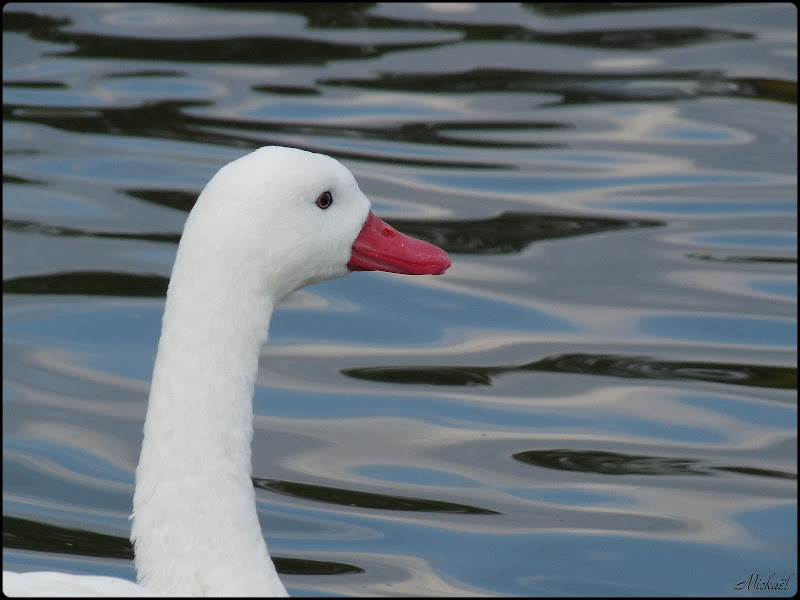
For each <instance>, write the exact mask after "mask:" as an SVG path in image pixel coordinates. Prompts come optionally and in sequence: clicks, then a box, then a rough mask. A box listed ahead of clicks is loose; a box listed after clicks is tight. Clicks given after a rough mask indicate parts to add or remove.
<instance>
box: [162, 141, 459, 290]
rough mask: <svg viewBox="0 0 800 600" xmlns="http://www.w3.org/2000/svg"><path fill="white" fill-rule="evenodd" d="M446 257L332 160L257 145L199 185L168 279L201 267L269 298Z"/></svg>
mask: <svg viewBox="0 0 800 600" xmlns="http://www.w3.org/2000/svg"><path fill="white" fill-rule="evenodd" d="M189 262H191V264H187V263H189ZM449 266H450V259H449V257H448V256H447V254H446V253H445V252H444V251H443V250H441V249H440V248H438V247H436V246H434V245H433V244H429V243H427V242H424V241H421V240H417V239H415V238H411V237H409V236H406V235H404V234H402V233H400V232H398V231H396V230H395V229H393V228H392V227H391V226H389V225H388V224H386V223H384V222H383V221H381V220H380V219H378V218H377V217H376V216H375V215H373V214H372V211H371V210H370V202H369V200H368V199H367V198H366V196H365V195H364V194H363V193H362V192H361V190H360V189H359V187H358V184H357V183H356V180H355V178H354V177H353V175H352V173H350V171H349V170H348V169H347V168H346V167H344V166H343V165H342V164H341V163H339V162H338V161H337V160H335V159H333V158H331V157H329V156H326V155H324V154H316V153H313V152H307V151H304V150H299V149H296V148H285V147H280V146H266V147H263V148H260V149H258V150H256V151H254V152H251V153H250V154H247V155H246V156H243V157H242V158H240V159H238V160H235V161H233V162H231V163H229V164H228V165H226V166H224V167H223V168H222V169H220V170H219V171H218V172H217V174H216V175H215V176H214V177H213V178H212V179H211V181H209V183H208V184H207V185H206V187H205V189H204V190H203V192H202V193H201V195H200V197H199V198H198V200H197V202H196V204H195V206H194V208H193V209H192V212H191V214H190V215H189V218H188V219H187V222H186V226H185V228H184V233H183V237H182V239H181V244H180V247H179V250H178V256H177V258H176V263H175V269H174V271H173V280H174V279H175V278H176V276H177V277H179V278H180V272H182V271H186V272H188V273H189V275H191V276H193V277H194V276H197V275H200V274H202V277H200V279H202V280H203V281H204V282H205V284H206V285H219V286H224V287H225V288H228V289H234V290H236V291H238V292H241V291H243V290H244V289H251V290H252V291H253V292H254V293H257V294H259V295H262V294H263V295H269V296H270V297H271V298H272V299H273V301H275V302H278V301H279V300H280V299H281V298H282V297H284V296H286V295H287V294H289V293H291V292H292V291H294V290H297V289H299V288H301V287H303V286H305V285H308V284H311V283H319V282H321V281H324V280H327V279H335V278H337V277H342V276H344V275H347V274H348V273H349V272H351V271H364V270H378V271H388V272H393V273H404V274H412V275H424V274H440V273H443V272H444V271H445V270H446V269H447V268H448V267H449ZM173 283H174V281H173ZM254 286H255V287H254ZM171 287H172V284H171Z"/></svg>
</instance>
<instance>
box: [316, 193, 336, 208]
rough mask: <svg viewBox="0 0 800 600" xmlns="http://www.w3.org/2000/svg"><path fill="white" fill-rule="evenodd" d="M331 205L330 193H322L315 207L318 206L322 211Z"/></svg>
mask: <svg viewBox="0 0 800 600" xmlns="http://www.w3.org/2000/svg"><path fill="white" fill-rule="evenodd" d="M331 204H333V195H331V193H330V192H322V193H321V194H320V195H319V198H317V206H319V207H320V208H321V209H322V210H325V209H326V208H328V207H329V206H330V205H331Z"/></svg>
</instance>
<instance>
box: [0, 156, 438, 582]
mask: <svg viewBox="0 0 800 600" xmlns="http://www.w3.org/2000/svg"><path fill="white" fill-rule="evenodd" d="M449 266H450V259H449V258H448V257H447V254H446V253H445V252H444V251H443V250H441V249H439V248H437V247H436V246H433V245H432V244H428V243H427V242H423V241H420V240H416V239H414V238H410V237H408V236H405V235H403V234H401V233H399V232H398V231H396V230H394V229H392V228H391V227H390V226H389V225H387V224H385V223H383V222H382V221H381V220H380V219H378V218H377V217H375V216H374V215H373V214H372V212H371V210H370V203H369V200H367V198H366V197H365V196H364V194H363V193H362V192H361V190H360V189H359V188H358V184H357V183H356V181H355V178H354V177H353V175H352V174H351V173H350V171H348V170H347V169H346V168H345V167H344V166H343V165H341V164H340V163H339V162H337V161H336V160H334V159H333V158H331V157H328V156H325V155H322V154H315V153H311V152H306V151H303V150H298V149H295V148H283V147H278V146H267V147H264V148H260V149H259V150H256V151H254V152H252V153H250V154H248V155H246V156H244V157H242V158H240V159H238V160H235V161H234V162H232V163H230V164H228V165H226V166H224V167H223V168H222V169H220V170H219V172H218V173H217V174H216V175H215V176H214V177H213V178H212V179H211V181H209V183H208V184H207V185H206V187H205V189H204V190H203V192H202V193H201V194H200V197H199V198H198V200H197V202H196V204H195V206H194V208H193V209H192V211H191V213H190V214H189V217H188V219H187V221H186V225H185V227H184V231H183V236H182V238H181V242H180V245H179V247H178V253H177V256H176V259H175V265H174V267H173V271H172V277H171V279H170V284H169V288H168V291H167V299H166V305H165V309H164V317H163V321H162V330H161V338H160V340H159V344H158V354H157V357H156V362H155V367H154V369H153V379H152V384H151V389H150V398H149V402H148V408H147V417H146V419H145V424H144V439H143V442H142V451H141V455H140V458H139V465H138V467H137V469H136V489H135V493H134V498H133V514H132V529H131V540H132V541H133V545H134V550H135V564H136V570H137V578H138V586H137V585H136V584H133V582H130V581H127V580H120V579H115V578H108V577H87V576H80V575H66V574H61V573H49V572H40V573H23V574H6V573H5V572H4V580H3V590H4V592H5V593H6V594H8V595H65V594H67V593H69V592H70V590H72V589H76V590H77V591H76V592H75V594H76V595H85V594H87V593H89V590H90V589H93V588H92V587H91V586H93V585H94V586H96V587H97V592H96V593H97V594H98V595H135V594H136V593H137V592H139V593H140V595H151V594H157V595H181V596H188V595H194V596H203V595H206V596H219V595H225V596H286V595H287V593H286V589H285V588H284V586H283V584H282V583H281V581H280V578H279V577H278V573H277V571H276V570H275V567H274V565H273V563H272V560H271V558H270V556H269V554H268V552H267V546H266V543H265V541H264V538H263V536H262V533H261V528H260V525H259V522H258V515H257V513H256V507H255V493H254V490H253V486H252V481H251V473H252V468H251V462H250V459H251V441H252V438H253V408H252V397H253V391H254V385H255V378H256V374H257V371H258V356H259V353H260V349H261V346H262V345H263V344H264V343H265V342H266V340H267V334H268V329H269V322H270V319H271V317H272V313H273V311H274V309H275V306H276V305H277V304H278V303H279V302H280V301H281V300H282V299H283V298H284V297H285V296H287V295H288V294H290V293H291V292H293V291H295V290H297V289H299V288H301V287H303V286H305V285H308V284H311V283H319V282H321V281H324V280H327V279H334V278H337V277H342V276H344V275H347V274H348V273H349V272H351V271H354V270H381V271H389V272H395V273H405V274H440V273H443V272H444V271H445V270H446V269H447V268H448V267H449ZM59 578H61V579H59ZM110 582H114V583H116V585H117V587H113V584H112V583H110ZM59 583H61V584H63V587H62V588H61V589H58V587H57V586H58V584H59ZM27 584H29V585H27ZM26 585H27V587H26ZM37 586H38V587H39V588H40V589H41V590H43V591H41V592H37ZM69 586H73V587H69ZM45 588H46V589H45ZM56 590H57V591H56Z"/></svg>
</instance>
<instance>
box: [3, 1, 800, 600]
mask: <svg viewBox="0 0 800 600" xmlns="http://www.w3.org/2000/svg"><path fill="white" fill-rule="evenodd" d="M796 27H797V14H796V9H795V8H794V7H793V6H792V5H789V4H783V5H778V4H772V5H762V4H734V5H722V6H699V5H698V6H680V5H669V6H647V5H640V6H617V5H614V6H611V5H603V4H593V5H591V6H590V5H572V4H566V5H562V4H545V5H524V6H520V5H504V4H498V5H496V4H492V5H473V4H447V5H444V4H443V5H437V4H420V5H411V4H390V5H358V6H351V5H337V6H317V5H313V4H304V5H299V6H292V5H276V6H264V7H242V6H239V5H235V4H234V5H229V4H225V5H220V6H214V5H205V6H173V5H147V4H130V5H125V4H123V5H108V4H96V5H41V6H37V5H33V4H18V5H14V4H11V5H6V6H5V7H4V12H3V50H4V52H3V67H4V72H3V82H4V89H3V111H4V112H3V116H4V119H3V134H4V135H3V163H4V165H3V172H4V180H3V181H4V183H3V210H4V221H3V225H4V227H3V234H4V235H3V257H4V272H3V279H4V283H3V285H4V287H3V291H4V294H3V325H4V327H3V366H4V371H3V452H4V454H3V515H4V523H3V524H4V537H3V540H4V551H3V560H4V568H11V569H16V570H33V569H57V570H65V571H71V572H75V573H95V574H97V573H107V574H113V575H119V576H123V577H128V578H134V576H135V575H134V571H133V568H132V561H131V550H130V546H129V544H128V542H127V537H128V534H129V523H128V520H127V517H128V514H129V512H130V509H131V497H132V493H133V471H134V468H135V465H136V461H137V459H138V449H139V445H140V442H141V428H142V422H143V418H144V414H145V404H146V398H147V393H148V389H149V379H150V373H151V369H152V363H153V359H154V357H155V349H156V344H157V340H158V335H159V327H160V318H161V313H162V309H163V297H164V291H165V289H166V283H167V278H168V276H169V272H170V269H171V264H172V260H173V258H174V253H175V249H176V245H177V241H178V239H179V235H180V231H181V229H182V225H183V222H184V220H185V218H186V214H187V212H188V210H189V209H190V208H191V206H192V204H193V202H194V200H195V198H196V197H197V194H198V192H199V191H200V190H201V189H202V186H203V185H204V184H205V182H206V181H207V180H208V179H209V178H210V177H211V176H212V175H213V174H214V173H215V172H216V170H217V169H218V168H219V167H221V166H222V165H223V164H225V163H227V162H229V161H230V160H233V159H235V158H238V157H239V156H241V155H243V154H245V153H246V152H248V151H249V150H251V149H254V148H257V147H259V146H262V145H267V144H280V145H290V146H297V147H301V148H304V149H308V150H313V151H318V152H323V153H326V154H331V155H333V156H335V157H336V158H338V159H339V160H341V161H342V162H343V163H344V164H345V165H346V166H348V167H349V168H350V169H351V170H352V171H353V172H354V174H355V175H356V177H357V179H358V180H359V183H360V185H361V188H362V190H363V191H364V192H365V193H366V194H367V196H368V197H370V198H371V200H372V202H373V205H374V210H375V212H376V213H377V214H379V215H380V216H381V217H383V218H385V219H386V220H387V221H388V222H390V223H391V224H393V225H394V226H395V227H397V228H398V229H400V230H401V231H404V232H406V233H409V234H412V235H416V236H419V237H422V238H424V239H427V240H429V241H432V242H434V243H437V244H440V245H441V246H442V247H444V248H445V249H446V250H447V251H448V252H449V253H450V255H451V257H452V259H453V267H452V268H451V269H450V270H449V271H448V273H447V274H446V275H445V276H442V277H419V278H411V277H402V276H398V275H391V274H378V273H356V274H353V275H351V276H350V277H347V278H344V279H341V280H336V281H331V282H327V283H324V284H321V285H318V286H312V287H309V288H306V289H304V290H302V291H300V292H298V293H296V294H294V295H293V296H291V297H290V298H289V299H288V300H287V301H286V302H285V303H284V304H282V305H281V307H280V308H279V310H278V311H277V313H276V315H275V318H274V320H273V324H272V329H271V338H270V342H269V344H268V345H267V346H266V347H265V348H264V350H263V354H262V360H261V369H260V373H259V379H258V386H257V390H256V397H255V400H254V402H255V410H256V414H257V416H256V439H255V444H254V452H253V465H254V483H255V485H256V489H257V498H258V509H259V516H260V519H261V523H262V527H263V530H264V535H265V537H266V539H267V540H268V543H269V547H270V550H271V552H272V554H273V556H275V557H276V563H277V565H278V568H279V570H280V571H281V573H282V578H283V580H284V581H285V583H286V585H287V587H288V588H289V590H290V592H291V593H293V594H296V595H316V594H324V595H337V594H344V595H365V594H366V595H385V594H393V595H473V594H488V595H493V594H509V595H530V594H542V595H653V594H667V595H672V594H688V595H733V594H761V595H763V594H765V593H766V594H768V595H790V594H793V593H795V592H796V590H797V574H796V570H797V535H796V531H797V529H796V527H797V458H796V452H797V449H796V438H797V413H796V408H797V402H796V399H797V392H796V389H797V351H796V346H797V344H796V340H797V320H796V310H797V307H796V304H797V258H796V257H797V236H796V214H797V200H796V199H797V189H796V185H797V180H796V164H797V136H796V132H797V124H796V116H797V112H796V111H797V106H796V104H797V83H796V74H797V62H796V60H797V57H796V54H797V28H796ZM771 573H774V576H773V579H772V582H773V584H774V583H775V582H778V583H780V582H781V581H782V580H783V579H785V578H787V577H790V576H791V578H790V579H789V582H788V585H787V586H786V587H787V589H786V590H785V591H770V592H765V591H757V590H755V589H754V586H753V585H751V586H750V589H749V590H748V589H747V586H746V585H744V586H739V587H744V589H740V590H735V589H734V587H735V586H736V585H737V584H739V583H741V582H747V581H751V582H752V581H754V579H750V577H751V575H753V577H755V575H759V576H760V577H761V579H762V580H764V579H767V578H768V577H769V576H770V574H771ZM793 573H794V575H792V574H793Z"/></svg>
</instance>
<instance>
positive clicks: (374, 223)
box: [347, 211, 450, 275]
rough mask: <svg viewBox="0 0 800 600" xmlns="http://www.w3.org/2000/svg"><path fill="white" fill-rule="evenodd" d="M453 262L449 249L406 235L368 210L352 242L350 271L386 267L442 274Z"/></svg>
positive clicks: (401, 270)
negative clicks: (448, 254)
mask: <svg viewBox="0 0 800 600" xmlns="http://www.w3.org/2000/svg"><path fill="white" fill-rule="evenodd" d="M449 266H450V257H449V256H447V252H445V251H444V250H442V249H441V248H439V247H438V246H434V245H433V244H429V243H428V242H423V241H422V240H418V239H415V238H412V237H409V236H407V235H404V234H402V233H400V232H399V231H397V230H396V229H394V228H393V227H391V226H390V225H388V224H386V223H384V222H383V221H381V220H380V219H379V218H378V217H376V216H375V215H373V214H372V211H369V216H368V217H367V221H366V222H365V223H364V226H363V227H362V228H361V233H359V234H358V237H357V238H356V241H355V242H354V243H353V251H352V254H351V256H350V262H349V263H347V267H348V268H349V269H350V270H351V271H387V272H389V273H403V274H405V275H441V274H442V273H444V272H445V271H446V270H447V268H448V267H449Z"/></svg>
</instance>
